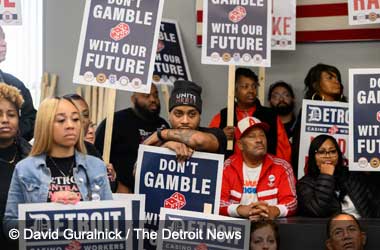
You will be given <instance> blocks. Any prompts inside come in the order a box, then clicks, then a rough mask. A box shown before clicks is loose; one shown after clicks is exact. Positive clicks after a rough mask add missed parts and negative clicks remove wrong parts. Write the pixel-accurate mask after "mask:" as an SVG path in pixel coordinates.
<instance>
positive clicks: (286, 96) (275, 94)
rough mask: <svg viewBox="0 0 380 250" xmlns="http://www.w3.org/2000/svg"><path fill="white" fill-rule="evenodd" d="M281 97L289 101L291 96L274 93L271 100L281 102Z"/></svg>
mask: <svg viewBox="0 0 380 250" xmlns="http://www.w3.org/2000/svg"><path fill="white" fill-rule="evenodd" d="M281 97H282V98H283V99H289V98H290V97H291V96H290V94H289V93H282V94H280V93H272V95H271V98H272V99H275V100H279V99H280V98H281Z"/></svg>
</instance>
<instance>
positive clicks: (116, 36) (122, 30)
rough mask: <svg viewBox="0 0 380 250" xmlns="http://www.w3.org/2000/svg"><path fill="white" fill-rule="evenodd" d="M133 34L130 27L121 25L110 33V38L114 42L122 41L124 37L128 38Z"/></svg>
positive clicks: (124, 24)
mask: <svg viewBox="0 0 380 250" xmlns="http://www.w3.org/2000/svg"><path fill="white" fill-rule="evenodd" d="M129 33H131V30H130V28H129V25H128V24H126V23H119V24H118V25H116V26H115V27H113V28H112V29H111V31H110V37H111V38H112V39H113V40H114V41H120V40H121V39H123V38H124V37H126V36H128V35H129Z"/></svg>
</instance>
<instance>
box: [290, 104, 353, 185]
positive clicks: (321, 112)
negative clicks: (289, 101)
mask: <svg viewBox="0 0 380 250" xmlns="http://www.w3.org/2000/svg"><path fill="white" fill-rule="evenodd" d="M348 127H349V123H348V103H342V102H323V101H313V100H303V102H302V121H301V136H300V138H301V142H300V145H302V147H301V146H300V149H299V156H298V174H297V177H298V179H299V178H301V177H302V176H304V174H305V173H304V167H305V166H306V162H307V158H308V154H309V153H308V152H309V147H310V143H311V141H312V140H313V139H314V138H315V137H317V136H318V135H320V134H328V135H331V136H332V137H334V138H335V139H336V141H337V142H338V145H339V147H340V150H341V151H342V153H343V157H344V158H345V159H347V158H348V154H347V152H348V145H347V141H348ZM295 174H296V173H295Z"/></svg>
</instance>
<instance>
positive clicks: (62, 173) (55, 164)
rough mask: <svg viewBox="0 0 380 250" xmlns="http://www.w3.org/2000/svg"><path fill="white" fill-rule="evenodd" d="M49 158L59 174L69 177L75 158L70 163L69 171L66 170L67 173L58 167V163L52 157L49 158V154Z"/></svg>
mask: <svg viewBox="0 0 380 250" xmlns="http://www.w3.org/2000/svg"><path fill="white" fill-rule="evenodd" d="M49 159H50V161H51V162H52V163H53V165H54V166H55V167H56V168H57V170H58V171H59V172H60V173H61V175H62V176H63V177H69V176H70V173H71V172H72V171H73V169H74V165H75V159H74V160H73V163H72V164H71V167H70V169H69V172H68V175H66V174H65V173H64V172H63V171H62V170H61V169H60V168H59V167H58V164H57V163H56V162H55V161H54V160H53V158H51V157H50V156H49Z"/></svg>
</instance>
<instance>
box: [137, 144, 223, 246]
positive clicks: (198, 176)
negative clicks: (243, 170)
mask: <svg viewBox="0 0 380 250" xmlns="http://www.w3.org/2000/svg"><path fill="white" fill-rule="evenodd" d="M223 158H224V156H223V155H218V154H210V153H201V152H195V153H194V154H193V156H192V157H191V158H190V159H189V160H188V161H186V162H184V163H179V162H177V159H176V155H175V153H174V152H173V151H171V150H169V149H166V148H160V147H152V146H145V145H140V147H139V153H138V157H137V167H136V182H135V193H138V194H145V197H146V200H147V201H148V202H147V203H146V204H145V211H146V225H145V227H146V228H147V229H151V230H157V227H158V221H159V212H160V208H161V207H166V208H175V209H184V210H191V211H198V212H199V211H201V212H202V211H203V209H204V206H205V204H211V205H212V212H213V213H215V214H217V213H218V212H219V202H220V191H221V185H222V171H223ZM149 243H150V244H151V245H155V244H156V243H155V241H150V242H149ZM145 244H147V243H144V246H146V245H145Z"/></svg>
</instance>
